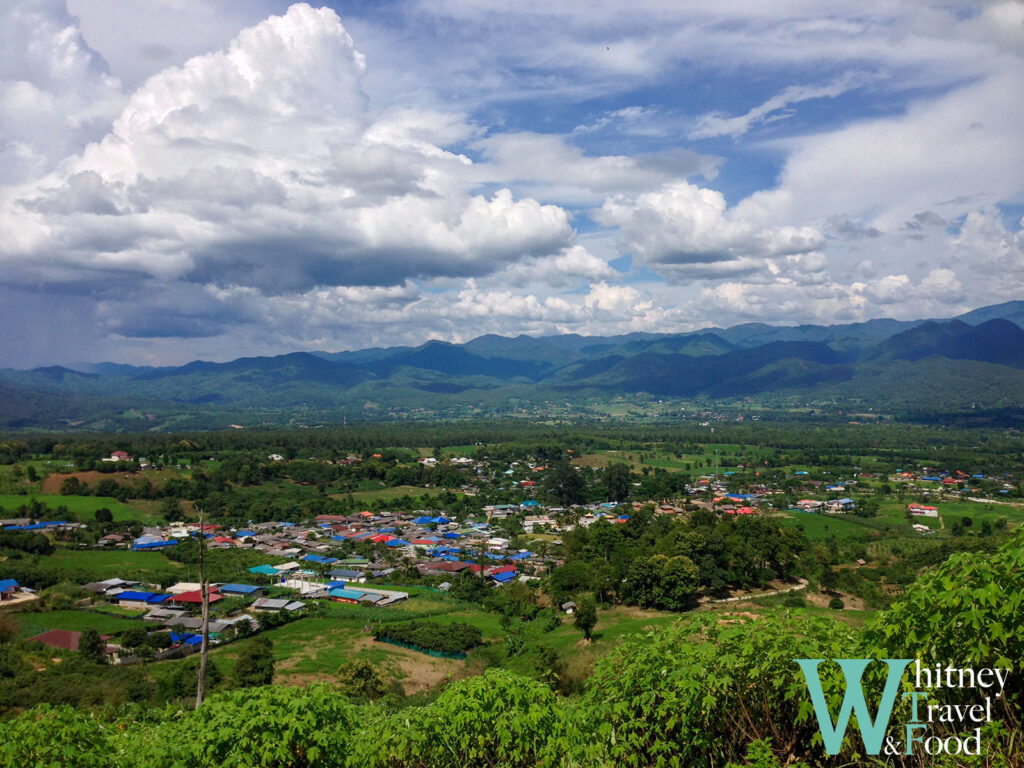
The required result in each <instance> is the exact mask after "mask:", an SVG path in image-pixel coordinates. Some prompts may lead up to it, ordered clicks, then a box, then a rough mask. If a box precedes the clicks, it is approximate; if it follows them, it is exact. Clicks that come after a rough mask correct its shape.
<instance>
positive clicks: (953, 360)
mask: <svg viewBox="0 0 1024 768" xmlns="http://www.w3.org/2000/svg"><path fill="white" fill-rule="evenodd" d="M1020 305H1021V302H1009V303H1007V304H1003V305H999V306H996V307H987V308H985V310H984V311H982V310H976V311H975V312H972V313H969V314H968V315H965V316H963V317H962V318H958V319H953V320H943V321H927V322H926V321H917V322H898V321H894V320H873V321H869V322H866V323H859V324H853V325H842V326H796V327H773V326H766V325H741V326H735V327H733V328H729V329H724V330H723V329H708V330H702V331H697V332H693V333H685V334H629V335H626V336H615V337H581V336H574V335H567V336H551V337H541V338H530V337H527V336H519V337H517V338H503V337H498V336H481V337H479V338H477V339H474V340H473V341H470V342H468V343H466V344H461V345H460V344H450V343H445V342H439V341H431V342H428V343H426V344H424V345H422V346H420V347H416V348H409V347H394V348H390V349H369V350H362V351H356V352H342V353H334V354H329V353H320V352H316V353H309V352H296V353H292V354H287V355H280V356H277V357H253V358H240V359H238V360H233V361H231V362H226V363H210V362H203V361H195V362H192V363H189V364H187V365H184V366H180V367H169V368H136V367H132V366H123V365H110V364H99V365H86V366H80V367H81V368H82V369H83V370H81V371H79V370H72V369H70V368H65V367H59V366H57V367H48V368H38V369H35V370H31V371H14V370H5V371H0V392H2V394H3V397H2V399H0V402H2V403H3V404H2V406H0V427H7V428H24V429H27V428H61V429H80V430H126V429H127V430H141V429H157V430H164V431H170V430H177V431H180V430H184V429H210V428H224V427H227V426H228V425H231V424H235V425H238V426H257V425H265V424H273V425H288V424H303V425H315V424H331V423H338V422H341V421H347V420H354V421H380V420H385V421H386V420H410V419H412V420H418V419H438V418H442V419H466V418H486V417H502V418H508V417H512V418H551V417H557V418H571V419H573V420H579V419H588V420H594V421H598V420H607V419H619V420H621V419H629V420H634V421H659V420H669V419H671V420H678V419H679V418H680V417H681V416H682V415H684V414H685V413H686V412H688V411H689V412H690V413H691V415H693V412H694V411H699V410H700V409H703V408H714V407H727V408H732V409H743V410H746V411H747V412H754V413H761V414H762V416H763V417H765V418H770V417H771V415H772V413H773V412H776V411H778V410H784V411H787V412H792V411H794V410H797V411H799V410H803V411H805V412H814V413H815V414H818V415H821V414H828V415H833V416H837V417H838V416H841V415H843V414H848V413H851V412H852V413H855V414H867V415H868V416H869V417H870V418H877V417H896V418H920V417H921V416H922V415H924V416H927V415H936V414H945V413H951V412H952V413H961V414H964V413H969V414H972V415H974V416H977V414H978V411H979V410H981V411H986V410H987V411H993V412H998V413H1003V414H1005V413H1006V411H1007V409H1013V408H1018V407H1019V406H1020V405H1021V404H1022V403H1024V330H1022V329H1021V327H1020V326H1019V325H1018V324H1017V322H1018V321H1019V319H1020V316H1021V310H1020ZM1003 420H1004V422H1005V421H1006V419H1005V418H1004V419H1003ZM1011 421H1012V419H1011Z"/></svg>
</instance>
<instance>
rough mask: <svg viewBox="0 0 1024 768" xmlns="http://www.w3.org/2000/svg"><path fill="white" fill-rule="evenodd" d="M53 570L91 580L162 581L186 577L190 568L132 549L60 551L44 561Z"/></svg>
mask: <svg viewBox="0 0 1024 768" xmlns="http://www.w3.org/2000/svg"><path fill="white" fill-rule="evenodd" d="M40 563H45V564H47V565H48V566H49V567H51V568H58V569H60V570H62V571H67V572H76V573H77V574H81V575H83V576H85V577H86V578H87V579H88V580H90V581H102V580H103V579H112V578H114V577H117V578H120V579H135V580H139V581H145V580H146V579H154V580H159V578H160V576H162V575H165V574H175V575H177V576H179V577H180V578H182V579H184V578H185V577H186V567H185V566H184V565H182V564H181V563H176V562H174V561H172V560H168V559H167V558H166V557H164V556H163V554H162V553H160V552H130V551H128V550H96V549H83V550H73V549H58V550H57V551H56V552H54V553H53V554H52V555H48V556H47V557H44V558H41V559H40Z"/></svg>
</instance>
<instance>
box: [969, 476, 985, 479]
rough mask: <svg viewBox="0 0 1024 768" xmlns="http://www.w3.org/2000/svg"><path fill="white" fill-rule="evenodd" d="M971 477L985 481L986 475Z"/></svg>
mask: <svg viewBox="0 0 1024 768" xmlns="http://www.w3.org/2000/svg"><path fill="white" fill-rule="evenodd" d="M971 477H973V478H975V479H976V480H984V479H985V476H984V475H971Z"/></svg>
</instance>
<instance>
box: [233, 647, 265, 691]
mask: <svg viewBox="0 0 1024 768" xmlns="http://www.w3.org/2000/svg"><path fill="white" fill-rule="evenodd" d="M273 681H274V643H273V642H272V641H271V639H270V638H269V637H257V638H255V639H254V640H253V641H252V642H251V643H249V645H248V646H247V647H246V648H245V650H243V651H242V653H241V654H240V655H239V656H238V663H237V664H236V665H235V683H236V684H237V685H238V687H239V688H254V687H256V686H258V685H270V684H271V683H272V682H273Z"/></svg>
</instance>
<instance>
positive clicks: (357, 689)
mask: <svg viewBox="0 0 1024 768" xmlns="http://www.w3.org/2000/svg"><path fill="white" fill-rule="evenodd" d="M338 687H339V688H340V689H341V691H342V692H343V693H345V694H346V695H348V696H349V697H350V698H353V699H356V700H366V699H369V700H373V699H379V698H381V697H383V696H384V695H385V694H387V692H388V689H389V685H388V681H387V680H385V679H384V676H383V675H382V674H381V673H380V670H378V669H377V668H376V667H375V666H373V664H371V663H370V662H369V661H367V660H366V659H356V660H355V661H350V662H348V663H347V664H342V665H341V667H340V668H339V669H338Z"/></svg>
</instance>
